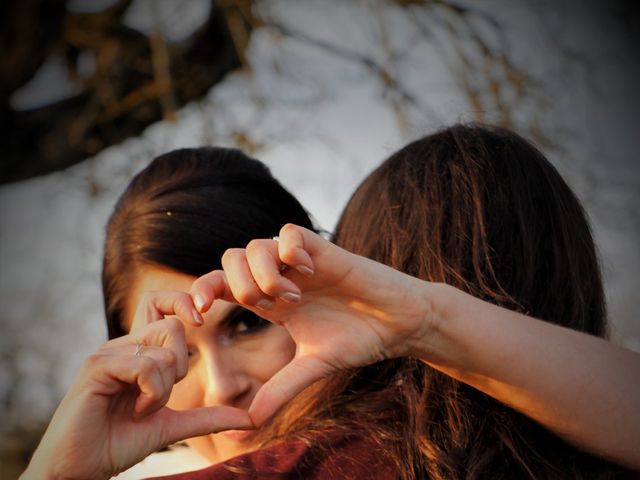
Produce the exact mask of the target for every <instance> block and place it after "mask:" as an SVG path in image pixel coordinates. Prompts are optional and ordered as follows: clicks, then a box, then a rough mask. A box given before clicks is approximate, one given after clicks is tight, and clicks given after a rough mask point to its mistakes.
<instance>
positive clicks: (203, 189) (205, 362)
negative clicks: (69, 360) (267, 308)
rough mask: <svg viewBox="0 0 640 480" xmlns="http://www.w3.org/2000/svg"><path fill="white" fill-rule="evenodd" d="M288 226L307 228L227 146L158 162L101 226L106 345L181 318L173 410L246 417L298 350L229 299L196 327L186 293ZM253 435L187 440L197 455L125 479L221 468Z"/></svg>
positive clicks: (162, 458)
mask: <svg viewBox="0 0 640 480" xmlns="http://www.w3.org/2000/svg"><path fill="white" fill-rule="evenodd" d="M287 222H295V223H300V224H302V225H304V226H306V227H307V228H313V227H312V224H311V220H310V219H309V217H308V215H307V213H306V212H305V210H304V209H303V208H302V206H301V205H300V203H299V202H298V201H297V200H296V199H295V198H294V197H293V196H292V195H291V194H290V193H289V192H288V191H286V190H285V189H284V188H283V187H282V186H281V185H280V183H279V182H278V181H277V180H275V179H274V178H273V177H272V175H271V173H270V172H269V170H268V169H267V167H266V166H265V165H263V164H262V163H261V162H259V161H257V160H254V159H252V158H249V157H247V156H246V155H244V154H243V153H242V152H240V151H238V150H232V149H225V148H213V147H209V148H198V149H182V150H177V151H173V152H170V153H167V154H164V155H161V156H160V157H158V158H156V159H155V160H154V161H153V162H151V163H150V164H149V165H148V166H147V167H146V168H145V169H144V170H142V171H141V172H140V173H138V174H137V175H136V176H135V178H133V179H132V181H131V182H130V184H129V185H128V187H127V189H126V190H125V192H124V193H123V194H122V196H121V197H120V199H119V201H118V203H117V204H116V206H115V208H114V211H113V213H112V215H111V217H110V219H109V221H108V224H107V229H106V240H105V249H104V261H103V270H102V285H103V292H104V302H105V311H106V318H107V325H108V333H109V338H110V339H114V338H117V337H120V336H122V335H125V334H126V333H127V332H129V330H130V329H131V326H132V324H133V321H134V318H135V317H137V319H138V322H142V323H146V322H148V321H152V320H156V319H160V318H163V316H164V313H165V312H167V313H172V312H171V311H167V310H166V309H167V308H169V309H178V310H179V312H180V313H181V314H182V315H181V316H182V318H186V319H187V326H186V328H185V340H186V346H187V348H188V357H189V360H188V366H189V368H188V371H187V372H186V374H185V378H184V379H182V381H181V382H180V383H178V384H177V385H176V386H175V388H174V389H173V392H172V395H171V397H170V398H169V400H168V402H167V405H168V406H169V407H171V408H175V409H177V410H186V409H191V408H197V407H204V406H212V405H225V406H232V407H236V408H243V409H245V410H246V409H247V408H248V406H249V404H250V403H251V400H252V399H253V396H254V395H255V393H256V392H257V391H258V389H259V388H260V386H261V385H262V384H263V383H264V382H265V381H266V380H268V379H269V378H270V377H271V375H273V373H274V372H276V371H277V370H279V369H280V368H282V366H284V365H285V364H286V363H287V362H288V361H289V360H291V358H292V357H293V355H294V352H295V344H294V343H293V341H292V340H291V338H290V337H289V335H288V333H287V331H286V329H284V328H282V327H279V326H277V325H273V324H271V323H270V322H267V321H266V320H263V319H261V318H260V317H258V316H257V315H255V314H254V313H252V312H250V311H248V310H245V309H243V308H239V307H237V306H236V305H233V304H229V303H227V302H220V303H218V304H217V305H216V306H215V307H214V308H213V309H212V310H211V311H210V312H207V314H206V315H204V317H205V318H204V320H205V324H204V325H203V326H201V327H200V326H199V325H198V322H200V321H201V320H203V319H202V317H201V315H200V313H199V312H197V311H196V310H195V309H194V307H193V304H192V302H191V299H190V297H189V296H188V294H186V293H184V292H187V291H188V290H189V287H190V286H191V283H192V282H193V280H195V278H196V277H198V276H201V275H203V274H205V273H206V272H209V271H211V270H212V269H216V268H221V265H220V258H221V257H222V255H223V253H224V252H225V250H226V249H228V248H232V247H240V246H244V245H246V244H247V243H248V242H249V241H250V240H251V239H253V238H256V237H266V238H270V237H272V236H273V235H275V234H277V233H278V231H279V229H280V227H282V225H283V224H285V223H287ZM159 290H164V291H166V290H172V291H174V292H175V293H174V294H173V297H172V300H171V303H170V304H169V305H167V302H166V298H167V297H166V296H163V295H158V294H157V293H153V292H154V291H159ZM138 307H139V308H140V311H139V312H137V314H136V310H137V309H138ZM129 353H130V352H126V354H129ZM252 436H253V432H252V431H244V432H240V431H232V432H225V433H220V434H216V435H204V436H200V437H196V438H191V439H188V440H187V443H188V444H189V446H191V447H193V451H190V450H187V449H176V452H177V455H176V454H169V453H164V452H163V453H162V454H160V455H157V456H155V457H153V458H150V459H148V460H146V461H145V462H144V464H143V465H139V466H137V467H136V468H135V469H134V470H133V471H131V472H128V473H127V477H132V476H134V475H136V476H138V478H139V476H140V475H145V476H149V475H150V474H151V472H152V471H153V469H154V465H155V464H160V467H161V468H162V470H163V471H164V473H168V472H171V470H168V468H167V466H166V464H167V462H171V463H173V464H176V463H177V465H176V470H175V471H185V470H189V469H190V468H189V467H190V466H191V468H192V469H193V468H196V467H201V466H207V465H211V464H213V463H218V462H221V461H223V460H226V459H228V458H230V457H233V456H236V455H238V454H241V453H244V452H246V451H248V450H250V449H252V448H255V444H254V442H253V440H252ZM194 451H195V452H197V454H199V455H197V454H196V453H195V452H194ZM171 473H173V472H171ZM121 478H122V477H121Z"/></svg>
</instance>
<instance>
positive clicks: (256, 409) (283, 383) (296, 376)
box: [249, 357, 330, 427]
mask: <svg viewBox="0 0 640 480" xmlns="http://www.w3.org/2000/svg"><path fill="white" fill-rule="evenodd" d="M329 373H330V370H329V368H327V365H326V363H324V362H321V361H320V360H317V359H314V358H312V357H299V358H294V359H293V360H292V361H291V362H290V363H289V364H287V365H286V366H285V367H284V368H283V369H282V370H280V371H279V372H277V373H276V374H275V375H274V376H273V377H271V379H270V380H269V381H267V382H266V383H265V384H264V385H263V386H262V387H261V388H260V390H258V393H257V394H256V396H255V397H254V399H253V401H252V402H251V406H250V407H249V415H250V416H251V420H252V421H253V424H254V425H255V426H256V427H259V426H260V425H262V424H263V423H264V422H265V421H266V420H267V419H268V418H270V417H271V416H272V415H273V414H274V413H275V412H276V411H277V410H278V409H279V408H280V407H282V406H283V405H284V404H285V403H287V402H288V401H289V400H291V399H292V398H293V397H295V396H296V395H297V394H298V393H300V392H301V391H302V390H304V389H305V388H307V387H308V386H309V385H311V384H312V383H314V382H316V381H317V380H319V379H321V378H323V377H324V376H326V375H328V374H329Z"/></svg>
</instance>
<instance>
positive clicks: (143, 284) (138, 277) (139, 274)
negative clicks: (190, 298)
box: [123, 265, 196, 330]
mask: <svg viewBox="0 0 640 480" xmlns="http://www.w3.org/2000/svg"><path fill="white" fill-rule="evenodd" d="M195 279H196V277H194V276H192V275H187V274H185V273H180V272H176V271H174V270H170V269H168V268H162V267H156V266H151V265H142V266H139V267H137V268H136V269H135V272H134V274H133V276H132V281H131V284H130V286H129V291H128V292H127V296H126V298H125V302H124V307H125V308H124V318H123V323H124V327H125V328H126V329H127V330H128V329H129V327H130V326H131V323H132V322H133V317H134V315H135V313H136V309H137V308H138V304H139V303H140V300H141V299H142V298H143V295H144V294H145V292H157V291H162V290H170V291H179V292H188V291H189V288H191V284H192V283H193V282H194V280H195Z"/></svg>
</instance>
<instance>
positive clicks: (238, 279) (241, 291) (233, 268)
mask: <svg viewBox="0 0 640 480" xmlns="http://www.w3.org/2000/svg"><path fill="white" fill-rule="evenodd" d="M222 266H223V268H224V273H225V275H226V277H227V285H228V286H229V289H230V290H231V293H232V295H233V297H234V298H235V299H236V301H237V302H238V303H240V304H241V305H247V306H257V307H259V308H264V309H269V308H270V307H272V306H273V305H274V301H273V298H272V297H270V296H269V295H267V294H265V293H264V292H262V290H260V288H259V287H258V285H257V284H256V282H255V280H254V278H253V275H252V273H251V270H250V268H249V265H248V263H247V257H246V250H245V249H243V248H230V249H229V250H227V251H226V252H224V255H223V256H222Z"/></svg>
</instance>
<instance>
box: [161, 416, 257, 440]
mask: <svg viewBox="0 0 640 480" xmlns="http://www.w3.org/2000/svg"><path fill="white" fill-rule="evenodd" d="M162 423H163V431H164V432H165V435H166V439H165V445H168V444H171V443H176V442H179V441H181V440H184V439H187V438H191V437H199V436H202V435H208V434H210V433H217V432H221V431H224V430H230V429H234V430H249V429H253V428H254V426H253V423H252V422H251V418H250V417H249V414H248V413H247V412H246V411H245V410H241V409H239V408H234V407H228V406H215V407H202V408H194V409H190V410H180V411H176V410H171V409H169V408H166V409H164V410H163V411H162Z"/></svg>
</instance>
